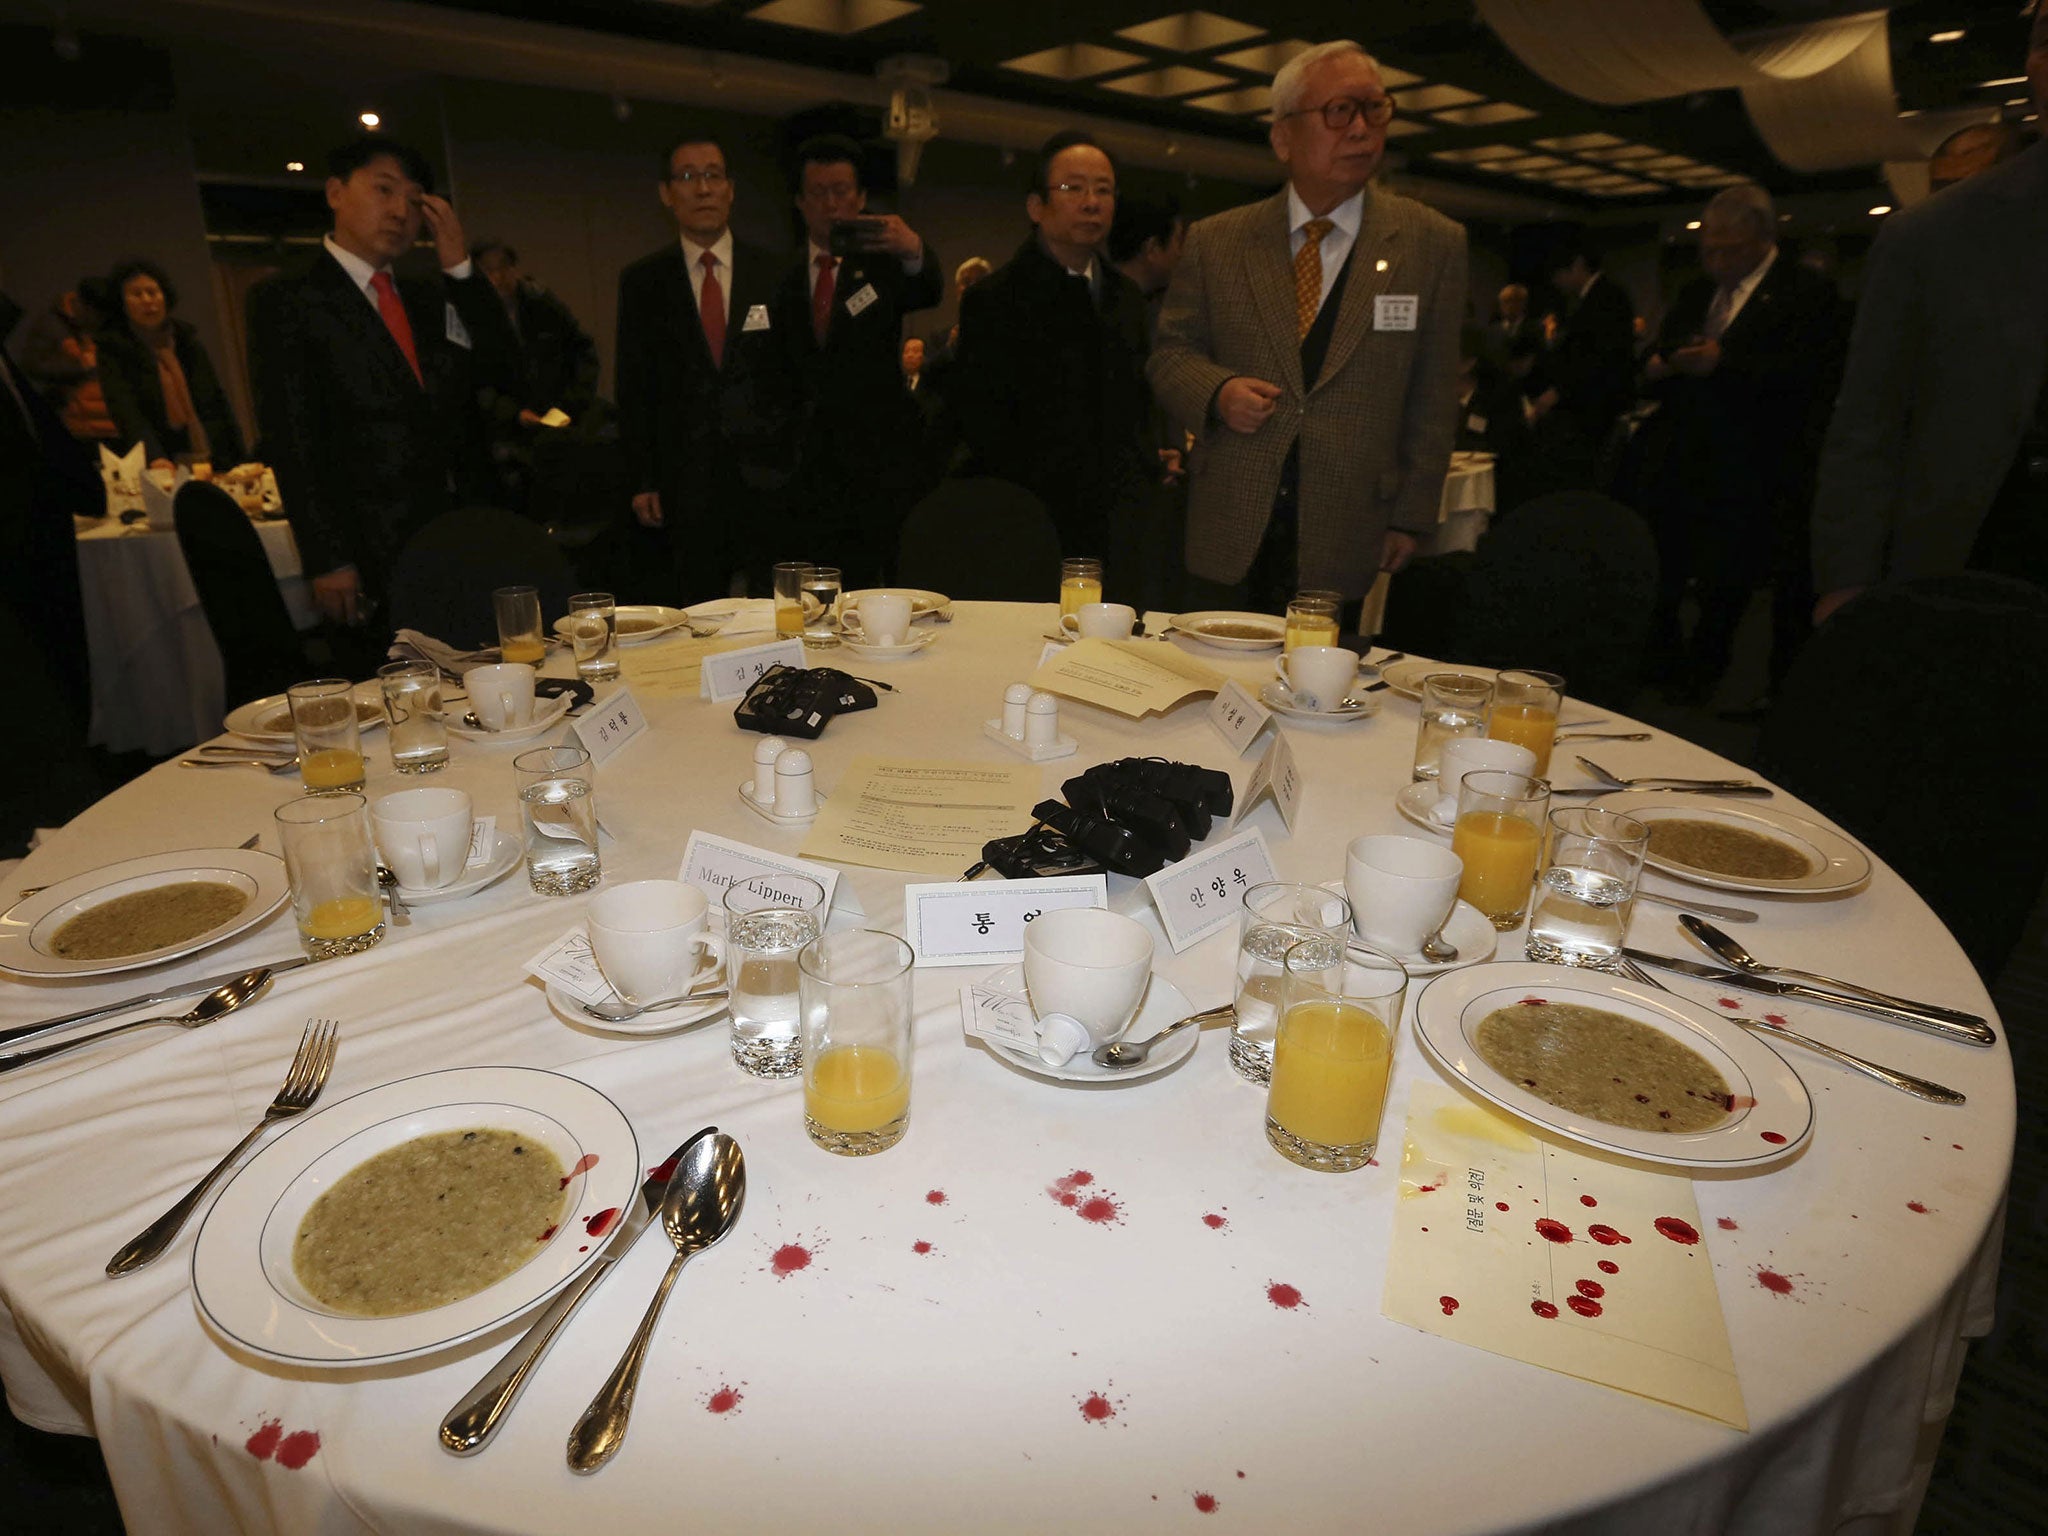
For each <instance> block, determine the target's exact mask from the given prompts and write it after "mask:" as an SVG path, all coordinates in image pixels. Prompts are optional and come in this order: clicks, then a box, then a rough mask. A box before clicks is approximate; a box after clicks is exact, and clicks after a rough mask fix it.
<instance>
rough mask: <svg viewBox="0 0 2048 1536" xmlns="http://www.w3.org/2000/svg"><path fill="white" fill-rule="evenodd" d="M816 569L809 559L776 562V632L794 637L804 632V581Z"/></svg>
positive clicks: (774, 573)
mask: <svg viewBox="0 0 2048 1536" xmlns="http://www.w3.org/2000/svg"><path fill="white" fill-rule="evenodd" d="M815 569H817V567H815V566H813V565H812V564H811V562H810V561H808V560H783V561H780V562H778V563H777V564H776V567H775V570H774V572H773V575H774V578H775V633H776V634H778V635H782V636H785V637H791V638H793V637H795V636H798V635H801V634H802V633H803V632H804V583H805V582H806V581H807V580H808V579H809V578H810V574H811V572H812V571H813V570H815Z"/></svg>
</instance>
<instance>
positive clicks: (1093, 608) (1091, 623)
mask: <svg viewBox="0 0 2048 1536" xmlns="http://www.w3.org/2000/svg"><path fill="white" fill-rule="evenodd" d="M1137 623H1138V610H1137V609H1135V608H1133V607H1132V606H1131V605H1130V604H1129V603H1083V604H1082V605H1081V606H1080V607H1079V608H1077V609H1075V610H1074V612H1072V613H1063V614H1061V615H1060V628H1061V629H1063V630H1065V631H1066V632H1067V633H1068V634H1070V635H1073V634H1078V635H1080V636H1081V638H1083V639H1084V640H1128V639H1130V638H1131V631H1132V630H1133V629H1134V628H1136V626H1137Z"/></svg>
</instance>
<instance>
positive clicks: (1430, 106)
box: [1395, 85, 1486, 112]
mask: <svg viewBox="0 0 2048 1536" xmlns="http://www.w3.org/2000/svg"><path fill="white" fill-rule="evenodd" d="M1485 99H1486V98H1485V97H1483V96H1481V95H1480V94H1479V93H1478V92H1477V91H1468V90H1466V89H1465V88H1464V87H1463V86H1458V85H1425V86H1422V87H1421V88H1420V89H1417V90H1407V91H1402V92H1400V93H1399V94H1398V95H1397V96H1396V98H1395V104H1396V105H1397V106H1399V107H1400V109H1401V110H1402V111H1403V112H1436V111H1440V110H1442V109H1443V108H1445V107H1462V106H1465V105H1466V104H1468V103H1470V102H1474V101H1484V100H1485Z"/></svg>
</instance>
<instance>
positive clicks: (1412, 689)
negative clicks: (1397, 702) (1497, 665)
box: [1380, 656, 1497, 699]
mask: <svg viewBox="0 0 2048 1536" xmlns="http://www.w3.org/2000/svg"><path fill="white" fill-rule="evenodd" d="M1438 672H1460V673H1463V674H1464V675H1465V676H1466V677H1477V678H1483V679H1484V680H1485V681H1487V682H1489V683H1490V682H1492V681H1493V679H1494V678H1495V676H1496V675H1497V673H1496V671H1495V669H1494V668H1492V667H1468V666H1464V665H1462V664H1461V663H1458V662H1455V661H1428V660H1425V659H1424V658H1422V657H1419V656H1404V657H1402V658H1401V659H1400V660H1399V661H1390V662H1382V663H1381V664H1380V679H1381V681H1383V682H1384V683H1385V684H1386V685H1387V687H1388V689H1389V690H1390V691H1392V692H1394V693H1398V694H1399V695H1401V697H1402V698H1404V699H1419V698H1421V697H1422V680H1423V679H1424V678H1425V677H1429V676H1431V675H1433V674H1434V673H1438Z"/></svg>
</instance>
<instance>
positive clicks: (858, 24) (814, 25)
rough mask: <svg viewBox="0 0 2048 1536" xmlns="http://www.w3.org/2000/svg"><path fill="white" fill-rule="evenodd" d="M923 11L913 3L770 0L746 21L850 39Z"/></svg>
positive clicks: (895, 0)
mask: <svg viewBox="0 0 2048 1536" xmlns="http://www.w3.org/2000/svg"><path fill="white" fill-rule="evenodd" d="M922 9H923V7H922V6H919V5H914V4H912V3H911V0H770V3H769V4H767V5H762V6H756V7H755V8H754V9H753V10H751V11H749V12H747V19H748V20H749V21H772V22H775V23H776V24H777V25H779V26H785V27H802V28H803V29H804V30H805V31H807V32H829V33H831V34H832V35H833V36H835V37H847V36H850V35H852V34H853V33H855V32H865V31H866V30H867V29H868V28H869V27H879V26H880V25H881V24H882V23H883V22H885V21H894V20H896V19H897V18H898V17H899V16H908V15H909V14H910V13H911V12H912V11H916V10H922Z"/></svg>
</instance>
